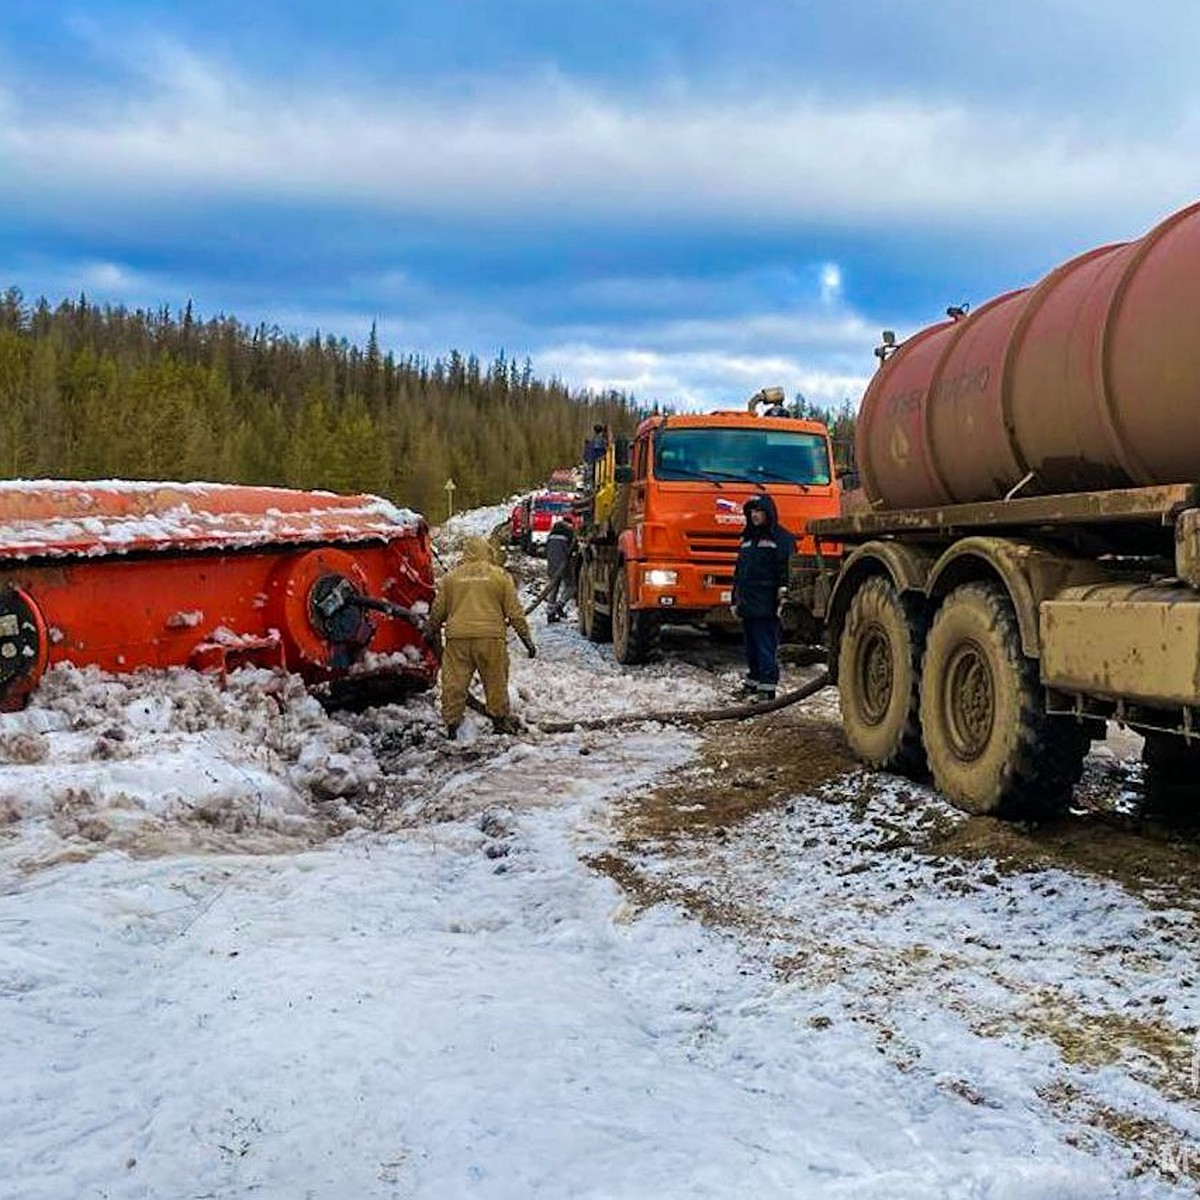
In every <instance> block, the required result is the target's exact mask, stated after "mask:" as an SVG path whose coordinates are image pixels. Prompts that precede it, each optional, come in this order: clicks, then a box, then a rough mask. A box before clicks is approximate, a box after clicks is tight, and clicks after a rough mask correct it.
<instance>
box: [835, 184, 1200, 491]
mask: <svg viewBox="0 0 1200 1200" xmlns="http://www.w3.org/2000/svg"><path fill="white" fill-rule="evenodd" d="M948 313H949V319H948V320H946V321H943V322H941V323H939V324H937V325H933V326H930V327H929V328H927V329H923V330H921V331H920V332H918V333H916V334H915V335H913V336H912V337H910V338H908V339H907V340H905V341H903V342H901V343H899V344H894V340H890V339H888V338H887V336H886V335H885V337H884V341H883V345H882V346H881V347H880V348H879V349H878V350H877V351H876V354H877V356H878V357H879V358H880V366H879V369H878V370H877V371H876V373H875V375H874V377H873V378H872V380H871V382H870V384H869V385H868V387H867V390H866V394H865V395H864V397H863V402H862V408H861V410H860V413H859V421H858V434H857V450H858V453H857V459H858V465H859V468H860V470H861V471H862V477H863V485H864V487H865V489H866V492H867V495H868V497H869V499H870V500H871V502H872V504H873V505H874V506H875V507H876V508H880V507H882V508H909V507H914V508H921V507H930V506H937V505H942V504H954V503H960V504H965V503H971V502H974V501H982V500H998V499H1002V498H1003V497H1004V496H1006V495H1008V494H1010V493H1012V491H1013V489H1014V488H1016V487H1017V486H1018V485H1022V486H1021V494H1022V495H1024V496H1028V495H1036V494H1042V495H1048V494H1057V493H1063V492H1076V491H1092V490H1097V489H1104V488H1120V487H1139V486H1152V485H1160V484H1176V483H1192V482H1195V481H1196V480H1197V479H1198V478H1200V419H1197V418H1200V337H1197V330H1200V204H1193V205H1192V206H1190V207H1188V208H1185V209H1183V210H1182V211H1180V212H1178V213H1176V214H1174V215H1173V216H1170V217H1168V218H1167V219H1166V220H1164V221H1163V222H1161V223H1160V224H1159V225H1157V226H1155V228H1154V229H1152V230H1151V231H1150V232H1149V233H1147V234H1146V235H1145V236H1144V237H1142V238H1140V239H1138V240H1137V241H1134V242H1129V243H1124V244H1119V245H1111V246H1103V247H1100V248H1099V249H1096V250H1092V251H1089V252H1088V253H1086V254H1082V255H1080V256H1079V257H1077V258H1074V259H1072V260H1070V261H1069V262H1067V263H1065V264H1063V265H1062V266H1060V267H1058V268H1056V269H1055V270H1053V271H1051V272H1050V274H1049V275H1047V276H1046V277H1045V278H1044V279H1043V280H1041V281H1040V282H1039V283H1037V284H1036V285H1034V286H1033V287H1029V288H1023V289H1021V290H1018V291H1013V292H1008V293H1006V294H1004V295H1001V296H998V297H996V298H995V299H993V300H991V301H989V302H988V303H987V304H984V305H982V306H981V307H979V308H977V309H975V310H974V311H973V312H970V313H968V312H967V311H966V306H965V305H956V306H952V307H951V309H949V310H948Z"/></svg>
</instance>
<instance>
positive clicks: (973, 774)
mask: <svg viewBox="0 0 1200 1200" xmlns="http://www.w3.org/2000/svg"><path fill="white" fill-rule="evenodd" d="M921 730H922V733H923V735H924V738H925V751H926V754H927V755H928V759H929V768H930V771H931V772H932V774H933V779H934V782H935V783H936V784H937V787H938V790H939V791H940V792H941V793H942V794H943V795H944V796H945V797H946V799H947V800H949V801H950V802H951V803H952V804H954V805H955V806H956V807H957V808H961V809H963V810H964V811H965V812H969V813H976V814H985V813H986V814H991V815H994V816H999V817H1007V818H1038V817H1046V816H1052V815H1054V814H1055V813H1058V812H1061V811H1062V810H1063V809H1064V808H1065V807H1066V806H1067V804H1068V803H1069V801H1070V799H1071V790H1072V788H1073V787H1074V786H1075V784H1076V783H1078V782H1079V779H1080V776H1081V775H1082V773H1083V758H1084V755H1085V754H1086V753H1087V749H1088V744H1089V737H1088V733H1087V730H1086V727H1085V726H1082V725H1080V724H1078V723H1077V722H1075V721H1073V720H1071V719H1069V718H1065V717H1051V716H1048V715H1047V714H1046V710H1045V701H1044V696H1043V692H1042V686H1041V681H1040V679H1039V677H1038V667H1037V661H1036V660H1035V659H1032V658H1027V657H1026V656H1025V654H1024V652H1023V651H1022V648H1021V633H1020V629H1019V628H1018V625H1017V616H1016V613H1015V612H1014V611H1013V606H1012V602H1011V601H1010V600H1009V598H1008V595H1007V593H1006V592H1005V591H1004V589H1003V588H1002V587H1000V586H999V585H998V584H994V583H968V584H964V585H963V586H962V587H959V588H956V589H955V590H954V591H953V592H951V593H950V595H949V596H948V597H946V600H945V602H944V603H943V604H942V606H941V608H940V609H939V610H938V613H937V616H936V617H935V618H934V620H933V624H932V626H931V627H930V630H929V636H928V638H927V640H926V643H925V658H924V661H923V663H922V667H921Z"/></svg>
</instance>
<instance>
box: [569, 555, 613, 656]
mask: <svg viewBox="0 0 1200 1200" xmlns="http://www.w3.org/2000/svg"><path fill="white" fill-rule="evenodd" d="M595 579H596V563H595V561H594V560H592V561H588V560H585V561H584V562H583V563H582V565H581V566H580V568H579V588H578V591H577V592H576V593H575V607H576V610H577V611H578V613H579V632H580V633H582V634H583V636H584V637H585V638H587V640H588V641H589V642H595V643H596V644H597V645H601V644H603V643H604V642H607V641H609V640H610V639H611V637H612V618H611V617H610V616H609V615H608V613H601V612H597V611H596V585H595Z"/></svg>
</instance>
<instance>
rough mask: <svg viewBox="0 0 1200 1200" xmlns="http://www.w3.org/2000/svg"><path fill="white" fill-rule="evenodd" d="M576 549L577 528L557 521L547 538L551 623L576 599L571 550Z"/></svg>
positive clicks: (547, 615) (549, 618) (548, 611)
mask: <svg viewBox="0 0 1200 1200" xmlns="http://www.w3.org/2000/svg"><path fill="white" fill-rule="evenodd" d="M574 549H575V530H574V529H572V528H571V526H570V524H569V523H568V522H567V521H561V520H559V521H555V522H554V524H553V525H552V526H551V527H550V536H549V537H548V538H547V539H546V569H547V570H548V571H549V572H550V590H549V592H547V593H546V620H547V621H549V622H550V623H551V624H554V622H555V621H561V620H562V619H563V617H564V616H566V606H567V604H568V603H570V601H572V600H574V599H575V573H574V572H573V571H572V570H571V552H572V551H573V550H574Z"/></svg>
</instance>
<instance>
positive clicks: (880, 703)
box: [858, 625, 895, 725]
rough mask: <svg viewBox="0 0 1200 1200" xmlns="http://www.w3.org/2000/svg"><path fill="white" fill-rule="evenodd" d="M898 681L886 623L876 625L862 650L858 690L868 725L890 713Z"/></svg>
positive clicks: (860, 652) (866, 636)
mask: <svg viewBox="0 0 1200 1200" xmlns="http://www.w3.org/2000/svg"><path fill="white" fill-rule="evenodd" d="M894 683H895V676H894V671H893V666H892V644H891V641H890V640H889V639H888V636H887V633H886V632H885V631H884V629H883V628H882V626H879V625H872V626H871V628H870V629H868V630H867V632H866V634H865V636H864V637H863V639H862V642H861V643H860V648H859V652H858V694H859V696H861V697H862V715H863V719H864V720H865V721H866V722H867V724H868V725H878V724H879V722H880V721H882V720H883V718H884V717H885V716H886V715H887V710H888V706H889V705H890V704H891V702H892V687H893V686H894Z"/></svg>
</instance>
